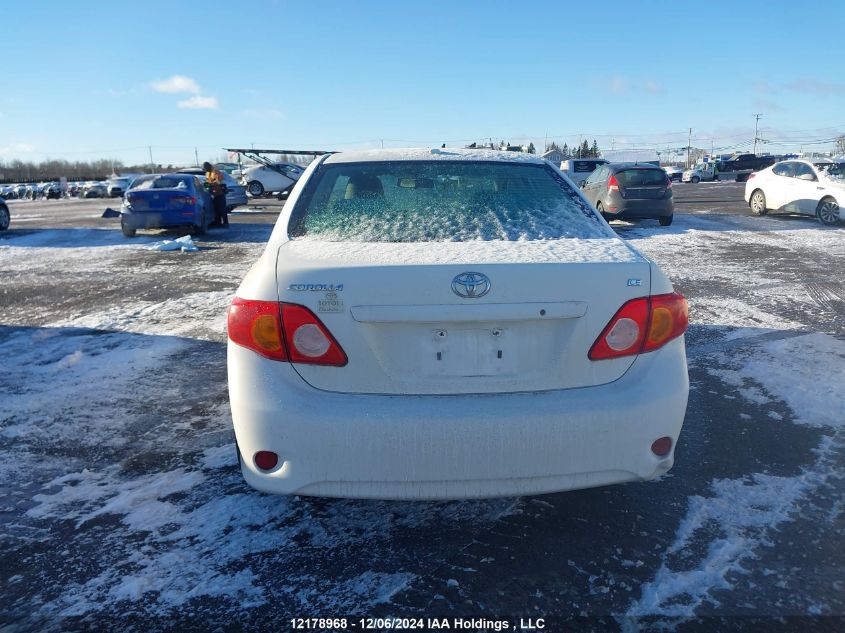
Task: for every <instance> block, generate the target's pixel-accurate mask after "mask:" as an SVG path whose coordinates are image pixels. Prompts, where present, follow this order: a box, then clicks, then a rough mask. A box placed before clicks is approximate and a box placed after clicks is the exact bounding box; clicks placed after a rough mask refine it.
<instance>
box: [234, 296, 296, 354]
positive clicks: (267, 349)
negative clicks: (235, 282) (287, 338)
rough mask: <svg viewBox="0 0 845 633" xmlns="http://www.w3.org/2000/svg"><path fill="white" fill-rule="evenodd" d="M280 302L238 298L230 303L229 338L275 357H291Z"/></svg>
mask: <svg viewBox="0 0 845 633" xmlns="http://www.w3.org/2000/svg"><path fill="white" fill-rule="evenodd" d="M280 307H281V306H280V304H279V303H278V302H277V301H251V300H248V299H241V298H239V297H235V298H234V300H233V301H232V305H230V306H229V314H228V319H227V321H228V330H229V340H231V341H232V342H233V343H237V344H238V345H243V346H244V347H246V348H248V349H251V350H252V351H254V352H258V353H259V354H261V355H262V356H264V357H266V358H269V359H271V360H287V359H288V355H287V350H286V349H285V344H284V339H283V337H282V315H281V311H280Z"/></svg>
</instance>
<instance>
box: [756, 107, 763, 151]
mask: <svg viewBox="0 0 845 633" xmlns="http://www.w3.org/2000/svg"><path fill="white" fill-rule="evenodd" d="M761 116H763V115H762V114H755V115H754V153H755V154H756V153H757V128H758V126H759V124H760V117H761Z"/></svg>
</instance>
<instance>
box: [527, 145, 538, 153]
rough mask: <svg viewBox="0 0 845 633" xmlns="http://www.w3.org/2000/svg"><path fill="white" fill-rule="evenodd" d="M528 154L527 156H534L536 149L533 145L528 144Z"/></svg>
mask: <svg viewBox="0 0 845 633" xmlns="http://www.w3.org/2000/svg"><path fill="white" fill-rule="evenodd" d="M528 153H529V154H536V153H537V148H536V147H534V143H529V144H528Z"/></svg>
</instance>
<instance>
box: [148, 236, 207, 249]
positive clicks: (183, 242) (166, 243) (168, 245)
mask: <svg viewBox="0 0 845 633" xmlns="http://www.w3.org/2000/svg"><path fill="white" fill-rule="evenodd" d="M144 248H145V249H147V250H148V251H182V252H183V253H193V252H194V251H198V250H199V248H198V247H197V245H196V244H194V241H193V240H192V239H191V236H190V235H185V236H183V237H179V238H177V239H175V240H162V241H161V242H155V243H154V244H148V245H146V246H145V247H144Z"/></svg>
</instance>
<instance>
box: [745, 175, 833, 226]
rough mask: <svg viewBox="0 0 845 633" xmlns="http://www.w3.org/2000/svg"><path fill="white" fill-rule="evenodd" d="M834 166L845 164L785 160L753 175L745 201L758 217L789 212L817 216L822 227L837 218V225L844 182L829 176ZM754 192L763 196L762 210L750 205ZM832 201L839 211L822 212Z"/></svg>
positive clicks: (831, 208) (756, 203) (747, 184)
mask: <svg viewBox="0 0 845 633" xmlns="http://www.w3.org/2000/svg"><path fill="white" fill-rule="evenodd" d="M837 165H840V166H845V162H835V161H818V160H816V161H808V160H786V161H781V162H779V163H775V164H774V165H772V166H771V167H767V168H766V169H762V170H760V171H759V172H757V173H755V174H753V175H752V177H751V178H750V179H749V180H748V181H747V182H746V183H745V201H746V202H747V203H748V205H749V206H750V207H751V208H752V210H753V211H754V212H755V213H757V214H763V213H766V212H767V211H769V210H775V211H788V212H791V213H801V214H804V215H812V216H816V217H817V218H819V220H820V221H822V222H823V223H825V224H829V223H831V222H830V220H831V219H834V221H835V216H836V215H838V217H839V221H843V220H845V178H843V177H842V176H839V177H836V176H832V175H830V173H829V170H830V169H832V168H835V167H836V166H837ZM839 169H840V170H841V169H842V167H840V168H839ZM755 192H762V194H763V195H764V196H765V207H764V208H762V207H761V206H760V204H759V202H758V201H756V200H755V201H752V198H753V197H754V194H755ZM831 201H832V202H833V203H835V204H836V205H837V206H838V209H835V208H834V207H831V206H827V207H826V208H825V206H824V205H825V204H828V205H829V203H830V202H831ZM826 211H827V213H825V212H826ZM831 214H832V215H831ZM822 218H824V220H823V219H822ZM825 220H826V221H825Z"/></svg>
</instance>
